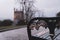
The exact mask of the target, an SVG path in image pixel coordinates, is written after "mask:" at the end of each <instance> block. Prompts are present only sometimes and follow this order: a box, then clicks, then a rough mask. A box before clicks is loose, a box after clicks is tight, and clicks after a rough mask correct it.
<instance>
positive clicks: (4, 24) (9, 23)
mask: <svg viewBox="0 0 60 40" xmlns="http://www.w3.org/2000/svg"><path fill="white" fill-rule="evenodd" d="M12 23H13V21H12V20H9V19H6V20H3V21H0V26H10V25H12Z"/></svg>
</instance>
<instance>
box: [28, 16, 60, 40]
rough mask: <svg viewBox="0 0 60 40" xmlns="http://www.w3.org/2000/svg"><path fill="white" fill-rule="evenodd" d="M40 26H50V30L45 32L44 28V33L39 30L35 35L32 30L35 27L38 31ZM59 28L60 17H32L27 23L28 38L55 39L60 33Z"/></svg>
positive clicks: (33, 39)
mask: <svg viewBox="0 0 60 40" xmlns="http://www.w3.org/2000/svg"><path fill="white" fill-rule="evenodd" d="M31 25H32V26H31ZM40 26H41V27H43V28H45V29H47V28H48V29H49V31H46V32H44V31H45V30H44V31H41V32H42V33H41V32H39V33H37V34H36V35H34V36H33V35H32V30H34V28H35V29H36V30H37V31H38V30H39V28H40ZM59 28H60V17H35V18H33V19H31V20H30V21H29V22H28V24H27V33H28V38H29V40H55V38H57V37H58V36H59V35H60V32H59V31H60V29H59ZM39 34H40V36H39ZM37 35H38V36H37ZM41 36H42V37H41ZM43 36H45V37H43Z"/></svg>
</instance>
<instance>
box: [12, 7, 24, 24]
mask: <svg viewBox="0 0 60 40" xmlns="http://www.w3.org/2000/svg"><path fill="white" fill-rule="evenodd" d="M22 20H24V13H23V11H19V10H17V9H15V8H14V23H13V24H14V25H16V24H17V23H18V22H19V21H22Z"/></svg>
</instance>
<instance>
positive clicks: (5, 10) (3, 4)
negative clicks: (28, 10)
mask: <svg viewBox="0 0 60 40" xmlns="http://www.w3.org/2000/svg"><path fill="white" fill-rule="evenodd" d="M14 2H15V0H0V20H1V19H13V15H14V10H13V9H14V6H15V3H14ZM34 5H35V7H36V8H37V9H38V10H41V11H43V12H44V13H45V14H44V15H45V16H47V17H50V16H55V15H56V13H57V12H59V11H60V0H36V1H35V4H34Z"/></svg>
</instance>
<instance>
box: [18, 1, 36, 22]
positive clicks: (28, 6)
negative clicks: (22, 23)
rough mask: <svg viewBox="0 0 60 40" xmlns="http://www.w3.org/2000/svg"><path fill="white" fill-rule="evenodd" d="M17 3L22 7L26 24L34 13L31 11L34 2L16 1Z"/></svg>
mask: <svg viewBox="0 0 60 40" xmlns="http://www.w3.org/2000/svg"><path fill="white" fill-rule="evenodd" d="M17 1H18V2H19V3H20V5H22V11H23V12H24V17H25V20H26V22H28V21H29V20H30V19H31V18H32V16H33V15H34V13H35V11H34V10H32V9H33V6H34V5H33V4H34V1H35V0H17Z"/></svg>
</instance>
